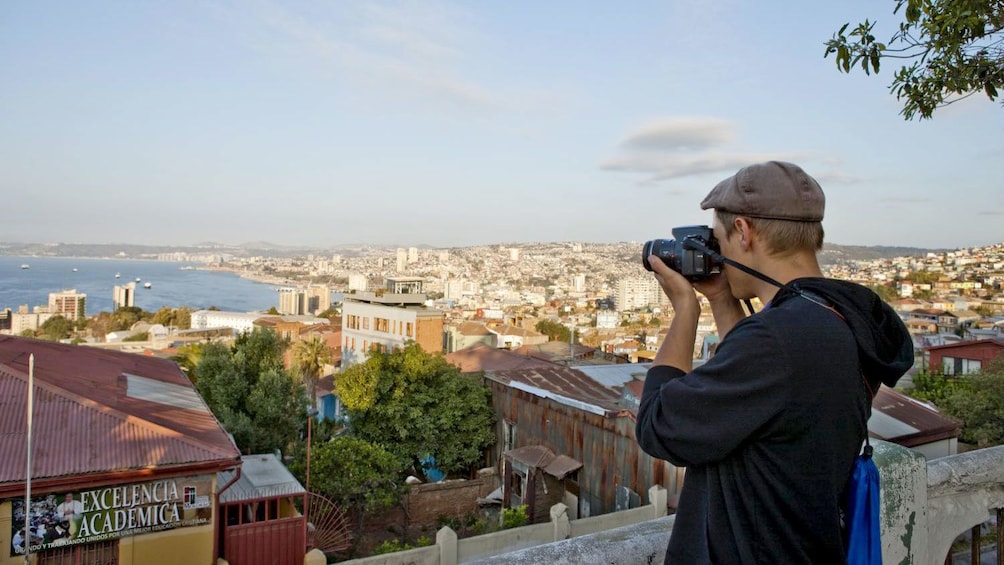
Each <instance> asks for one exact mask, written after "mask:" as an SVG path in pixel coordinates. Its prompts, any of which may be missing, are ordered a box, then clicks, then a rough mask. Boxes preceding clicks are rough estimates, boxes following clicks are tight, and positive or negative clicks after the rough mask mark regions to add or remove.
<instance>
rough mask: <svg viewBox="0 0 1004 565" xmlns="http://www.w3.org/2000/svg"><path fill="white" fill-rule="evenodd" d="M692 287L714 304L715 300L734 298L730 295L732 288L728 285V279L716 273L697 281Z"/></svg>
mask: <svg viewBox="0 0 1004 565" xmlns="http://www.w3.org/2000/svg"><path fill="white" fill-rule="evenodd" d="M694 288H696V289H697V292H700V293H701V294H703V295H704V297H705V298H707V299H708V302H710V303H712V304H714V303H715V302H719V301H724V300H735V299H736V298H735V297H734V296H732V288H731V287H730V286H729V279H727V278H725V275H724V274H722V273H718V274H717V275H712V276H710V277H708V278H706V279H704V280H702V281H697V282H695V283H694Z"/></svg>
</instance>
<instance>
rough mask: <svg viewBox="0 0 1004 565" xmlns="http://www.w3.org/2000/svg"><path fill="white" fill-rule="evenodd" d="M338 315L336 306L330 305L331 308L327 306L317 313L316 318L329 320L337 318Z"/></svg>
mask: <svg viewBox="0 0 1004 565" xmlns="http://www.w3.org/2000/svg"><path fill="white" fill-rule="evenodd" d="M338 316H341V313H340V312H339V311H338V307H337V306H332V307H331V308H328V309H327V310H325V311H324V312H321V313H319V314H317V317H318V318H327V319H328V320H330V321H334V320H335V318H337V317H338Z"/></svg>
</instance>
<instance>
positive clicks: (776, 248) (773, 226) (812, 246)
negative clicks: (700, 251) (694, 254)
mask: <svg viewBox="0 0 1004 565" xmlns="http://www.w3.org/2000/svg"><path fill="white" fill-rule="evenodd" d="M715 215H716V216H718V221H719V222H721V224H722V226H723V227H724V228H725V237H729V236H731V235H732V232H734V231H735V229H736V226H735V220H736V218H738V217H743V218H746V221H747V222H749V225H750V227H751V228H753V229H754V230H756V232H757V234H759V235H760V237H761V238H762V239H763V241H764V242H765V243H766V244H767V250H768V252H769V253H771V254H772V255H781V256H784V255H790V254H792V253H795V252H798V251H812V252H816V251H819V250H821V249H822V248H823V224H822V223H821V222H798V221H793V220H772V219H768V218H751V217H749V216H743V215H742V214H733V213H732V212H726V211H724V210H715Z"/></svg>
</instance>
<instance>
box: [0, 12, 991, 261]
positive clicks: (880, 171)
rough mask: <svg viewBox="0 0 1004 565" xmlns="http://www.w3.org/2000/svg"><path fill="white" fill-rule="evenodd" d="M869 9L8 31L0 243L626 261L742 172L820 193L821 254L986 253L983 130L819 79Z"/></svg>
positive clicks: (355, 16) (835, 79) (832, 78)
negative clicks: (786, 166) (790, 180)
mask: <svg viewBox="0 0 1004 565" xmlns="http://www.w3.org/2000/svg"><path fill="white" fill-rule="evenodd" d="M892 8H893V5H892V3H880V4H878V5H875V4H874V3H868V2H865V1H864V0H854V1H852V2H847V3H837V5H829V4H825V5H820V6H815V7H814V9H813V10H806V9H805V8H804V5H802V4H799V3H795V2H791V1H773V2H766V3H763V2H760V3H754V2H748V1H740V0H726V1H725V2H717V3H714V4H713V5H708V4H702V3H699V2H693V1H690V0H687V1H682V0H681V1H673V2H668V3H667V2H640V3H637V4H633V5H632V6H631V9H630V10H626V9H624V8H623V7H622V6H617V5H610V4H604V3H575V4H572V3H569V2H554V3H548V4H546V5H530V4H519V3H516V4H496V3H485V4H473V3H458V2H438V1H424V0H423V1H417V2H340V3H288V2H271V1H265V0H263V1H259V2H253V3H244V2H236V1H227V0H223V1H219V2H214V3H208V4H203V3H192V2H182V3H170V4H154V5H147V4H133V3H124V2H108V1H100V2H94V3H88V4H79V5H78V4H73V3H67V4H64V5H61V6H60V9H58V10H53V9H50V8H49V7H47V6H44V5H38V4H35V3H28V2H15V3H8V4H5V5H4V6H3V7H0V47H2V48H0V80H2V81H3V82H4V84H5V85H6V86H7V88H6V89H5V92H4V93H3V94H0V99H2V100H3V101H4V103H3V104H0V170H4V171H5V173H4V174H3V175H0V189H2V190H3V192H4V194H5V195H6V196H7V200H6V208H7V210H8V216H7V218H6V220H5V225H4V226H3V227H2V228H0V241H39V242H44V241H62V242H81V243H89V244H103V243H124V242H130V243H136V244H144V245H189V244H194V243H197V242H203V241H215V242H219V243H223V244H229V245H238V244H242V243H246V242H252V241H268V242H271V243H275V244H279V245H285V246H294V245H296V246H304V247H316V248H324V247H329V246H335V245H339V244H346V243H360V244H373V245H384V246H394V245H403V246H409V245H427V246H431V247H441V248H442V247H467V246H476V245H486V244H498V243H505V242H510V243H513V242H517V243H522V242H558V241H588V242H617V241H625V242H626V241H639V242H640V241H645V240H648V239H652V238H656V237H669V235H670V229H671V228H672V227H674V226H677V225H688V224H704V223H710V221H711V216H710V213H709V212H706V211H702V210H700V208H699V203H700V200H701V199H702V198H703V197H704V195H705V194H706V193H707V192H708V191H709V190H710V189H711V188H712V187H713V186H714V184H716V183H717V182H718V181H719V180H721V179H723V178H725V177H727V176H729V175H730V174H732V173H734V172H735V170H736V169H738V168H739V167H741V166H743V165H746V164H749V163H751V162H756V161H761V160H767V159H782V160H790V161H793V162H796V163H799V164H800V165H802V166H803V167H804V168H805V169H806V170H807V171H808V172H809V173H810V174H812V175H813V176H815V177H816V178H817V179H818V180H819V181H820V183H821V185H822V186H823V189H824V191H825V192H826V195H827V210H826V218H825V219H824V222H823V225H824V228H825V229H826V235H827V237H826V239H827V241H828V242H833V243H835V244H840V245H866V246H876V245H887V246H910V247H921V248H956V247H959V248H961V247H972V246H981V245H987V244H991V243H995V242H1000V241H1004V224H1002V223H1001V222H1000V221H999V218H1000V216H1001V215H1004V202H1002V201H1001V197H1000V194H1001V190H1000V189H1001V188H1002V187H1001V179H1000V177H1001V172H1002V170H1001V167H1000V164H999V163H1000V162H1002V157H1004V139H1001V137H1000V135H999V132H1000V131H1001V126H1002V125H1004V111H1002V109H1001V107H1000V104H998V103H994V102H990V101H988V100H987V99H986V97H985V96H982V95H976V96H973V97H971V98H969V99H967V100H965V101H962V102H960V103H957V104H954V105H952V106H950V107H947V108H945V109H943V110H939V111H938V112H936V113H935V116H934V118H933V120H928V121H924V122H917V121H914V122H906V121H904V120H903V119H902V117H901V116H900V115H899V113H898V112H899V108H900V104H899V102H897V101H896V99H895V98H894V97H893V96H892V95H891V94H890V93H889V92H888V89H887V86H888V84H889V82H891V80H892V73H893V71H894V70H895V67H894V66H893V65H891V64H890V63H891V62H885V63H884V65H886V66H884V67H883V69H882V72H881V73H880V74H879V75H878V76H877V77H867V76H865V75H864V74H863V73H860V72H858V73H853V74H851V75H844V74H840V73H838V72H837V70H836V67H835V64H834V62H833V59H832V58H830V59H824V58H823V51H824V46H823V44H824V42H825V41H826V40H827V39H829V38H830V36H831V35H832V34H833V32H834V31H836V30H837V29H839V27H840V26H841V25H842V24H844V23H845V22H851V23H852V24H853V23H856V22H858V21H861V20H864V19H865V18H869V19H871V20H877V21H878V22H879V25H878V26H877V28H876V29H877V30H878V32H877V33H876V35H877V36H878V37H879V38H880V39H882V40H885V39H888V36H889V35H891V32H892V31H893V30H894V29H895V25H896V22H897V21H898V19H897V17H896V16H894V15H893V14H892ZM994 163H997V164H996V165H995V164H994ZM957 223H961V224H962V226H963V227H962V228H955V227H954V225H955V224H957Z"/></svg>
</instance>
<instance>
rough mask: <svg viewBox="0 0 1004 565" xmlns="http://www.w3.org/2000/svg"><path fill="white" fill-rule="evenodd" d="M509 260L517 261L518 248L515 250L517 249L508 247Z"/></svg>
mask: <svg viewBox="0 0 1004 565" xmlns="http://www.w3.org/2000/svg"><path fill="white" fill-rule="evenodd" d="M509 260H510V261H519V248H517V247H510V248H509Z"/></svg>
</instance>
